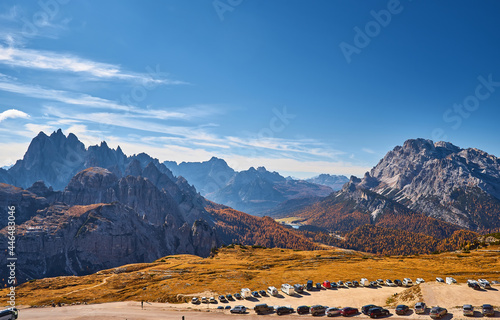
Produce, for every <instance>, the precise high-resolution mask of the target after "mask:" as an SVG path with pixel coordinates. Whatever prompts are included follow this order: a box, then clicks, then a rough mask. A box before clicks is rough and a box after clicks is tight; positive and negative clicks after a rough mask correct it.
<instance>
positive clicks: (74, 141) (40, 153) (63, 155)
mask: <svg viewBox="0 0 500 320" xmlns="http://www.w3.org/2000/svg"><path fill="white" fill-rule="evenodd" d="M150 163H153V165H155V166H156V167H157V168H158V170H159V171H160V172H161V173H163V174H165V175H166V176H167V177H168V178H169V179H173V180H175V177H174V176H173V174H172V172H170V170H168V169H167V167H165V165H163V164H161V163H160V162H159V161H158V160H157V159H153V158H152V157H150V156H149V155H147V154H145V153H140V154H138V155H133V156H130V157H127V156H126V155H125V154H124V153H123V151H122V149H121V148H120V146H118V147H117V148H116V150H115V149H112V148H110V147H109V146H108V145H107V143H106V142H105V141H103V142H101V144H100V145H95V146H90V147H88V149H86V148H85V146H84V144H83V143H82V142H80V141H79V140H78V138H77V137H76V136H75V135H74V134H72V133H70V134H69V135H68V136H67V137H66V136H65V135H64V134H63V132H62V131H61V130H60V129H59V130H57V131H56V132H53V133H52V134H51V135H50V136H47V135H46V134H45V133H43V132H40V133H39V134H38V135H37V136H36V137H35V138H34V139H33V140H32V141H31V143H30V145H29V147H28V150H27V151H26V153H25V155H24V157H23V159H22V160H18V161H17V162H16V164H15V165H14V166H12V167H11V168H10V169H9V170H7V171H6V170H4V169H1V170H3V171H1V170H0V182H4V183H8V184H12V185H15V186H18V187H21V188H28V187H29V186H31V185H32V184H33V183H35V182H37V181H44V183H45V184H46V185H47V186H49V187H52V188H53V189H54V190H63V189H64V188H65V187H66V185H67V184H68V183H69V181H70V180H71V179H72V178H73V176H74V175H75V174H77V173H78V172H80V171H81V170H83V169H86V168H90V167H100V168H105V169H107V170H108V171H110V172H112V173H113V174H114V175H115V176H116V177H118V178H121V177H123V176H127V175H133V176H139V175H141V173H142V169H144V168H145V167H146V166H147V165H148V164H150Z"/></svg>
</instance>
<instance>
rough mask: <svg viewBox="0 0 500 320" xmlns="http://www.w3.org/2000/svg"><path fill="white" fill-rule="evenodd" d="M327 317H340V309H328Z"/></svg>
mask: <svg viewBox="0 0 500 320" xmlns="http://www.w3.org/2000/svg"><path fill="white" fill-rule="evenodd" d="M326 315H327V316H328V317H334V316H339V315H340V309H339V308H328V309H326Z"/></svg>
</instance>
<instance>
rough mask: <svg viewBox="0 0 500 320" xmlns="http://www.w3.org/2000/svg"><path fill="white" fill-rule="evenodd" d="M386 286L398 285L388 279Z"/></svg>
mask: <svg viewBox="0 0 500 320" xmlns="http://www.w3.org/2000/svg"><path fill="white" fill-rule="evenodd" d="M385 284H386V285H387V286H388V287H395V286H396V284H395V283H394V282H392V280H391V279H386V280H385Z"/></svg>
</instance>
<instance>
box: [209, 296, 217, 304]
mask: <svg viewBox="0 0 500 320" xmlns="http://www.w3.org/2000/svg"><path fill="white" fill-rule="evenodd" d="M208 302H210V303H217V300H215V298H214V297H210V299H208Z"/></svg>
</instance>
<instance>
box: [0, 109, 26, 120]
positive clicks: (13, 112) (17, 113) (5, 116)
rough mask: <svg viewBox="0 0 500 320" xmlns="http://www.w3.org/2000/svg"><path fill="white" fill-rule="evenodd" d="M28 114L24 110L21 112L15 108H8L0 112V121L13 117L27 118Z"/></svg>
mask: <svg viewBox="0 0 500 320" xmlns="http://www.w3.org/2000/svg"><path fill="white" fill-rule="evenodd" d="M29 117H30V115H29V114H27V113H26V112H23V111H21V110H17V109H9V110H5V111H4V112H2V113H0V122H2V121H4V120H6V119H9V118H10V119H14V118H24V119H27V118H29Z"/></svg>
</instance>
